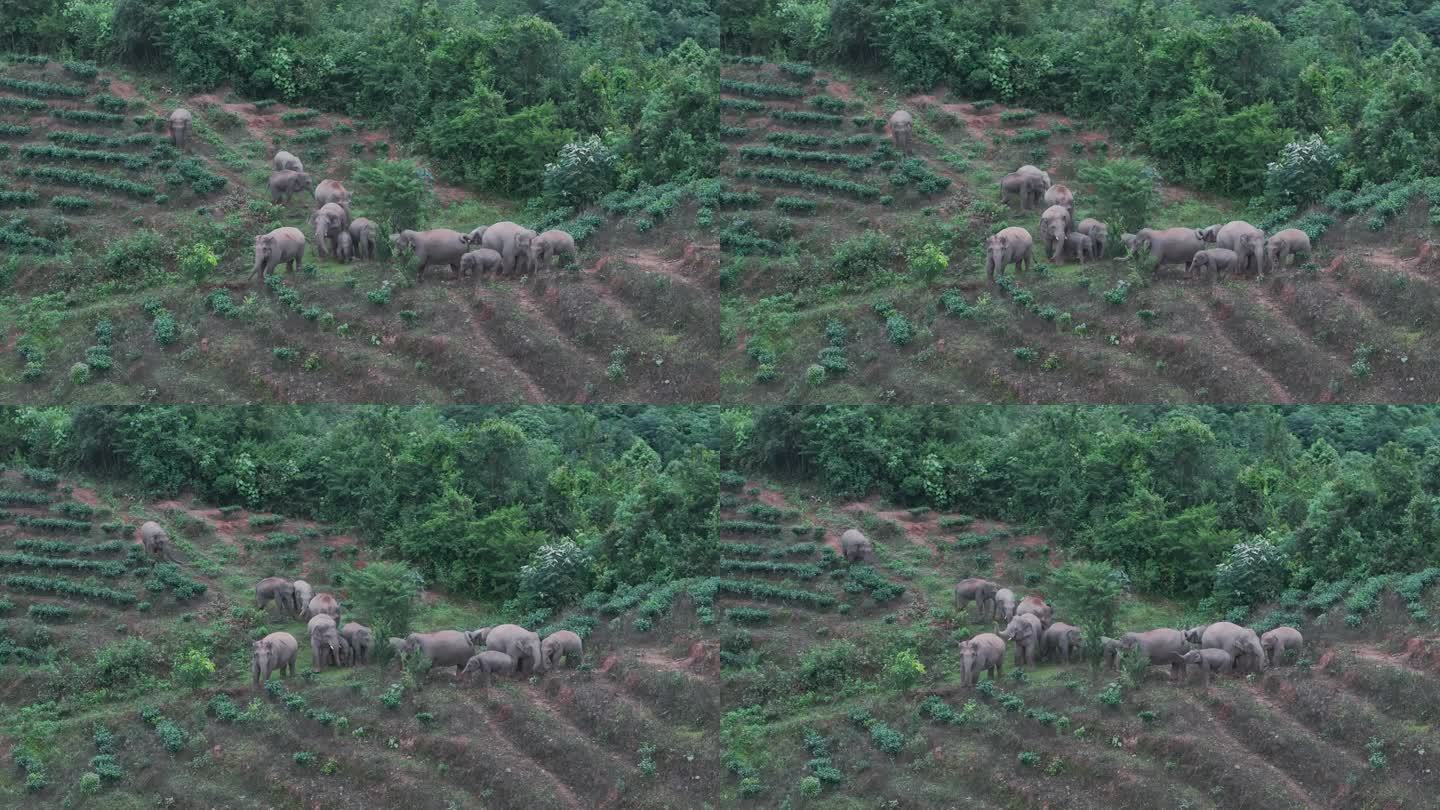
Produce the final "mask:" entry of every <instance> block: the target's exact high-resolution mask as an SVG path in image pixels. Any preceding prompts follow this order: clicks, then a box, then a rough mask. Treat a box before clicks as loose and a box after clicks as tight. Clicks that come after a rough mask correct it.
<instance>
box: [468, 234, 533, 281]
mask: <svg viewBox="0 0 1440 810" xmlns="http://www.w3.org/2000/svg"><path fill="white" fill-rule="evenodd" d="M538 235H539V234H537V233H535V232H534V231H532V230H530V229H529V228H524V227H521V226H519V225H516V224H515V223H513V222H510V221H508V220H507V221H504V222H497V223H495V224H494V225H491V226H490V227H488V228H486V229H485V233H484V234H483V235H482V236H481V239H480V247H487V248H490V249H491V250H493V251H495V252H496V253H499V254H500V255H501V257H503V258H504V259H505V274H506V275H510V274H511V273H514V272H515V268H516V266H517V265H524V269H523V270H522V272H525V273H528V272H530V271H531V270H533V269H534V268H531V267H530V266H529V264H530V245H531V244H532V242H533V241H534V239H535V237H536V236H538Z"/></svg>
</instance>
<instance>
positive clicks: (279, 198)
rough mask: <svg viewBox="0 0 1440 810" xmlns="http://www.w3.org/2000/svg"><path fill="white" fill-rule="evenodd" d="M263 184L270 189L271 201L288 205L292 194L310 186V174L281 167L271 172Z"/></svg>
mask: <svg viewBox="0 0 1440 810" xmlns="http://www.w3.org/2000/svg"><path fill="white" fill-rule="evenodd" d="M265 185H266V187H267V188H269V189H270V202H271V203H275V204H279V203H282V202H283V203H286V204H287V205H288V204H289V202H290V198H291V197H292V196H294V195H295V194H296V193H297V192H301V191H304V190H305V189H307V188H309V187H310V175H308V174H306V173H305V172H302V171H295V170H292V169H281V170H279V171H276V172H273V173H271V175H270V179H269V180H267V181H266V183H265Z"/></svg>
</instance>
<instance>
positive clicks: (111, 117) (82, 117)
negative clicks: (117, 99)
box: [42, 105, 125, 126]
mask: <svg viewBox="0 0 1440 810" xmlns="http://www.w3.org/2000/svg"><path fill="white" fill-rule="evenodd" d="M42 106H43V105H42ZM50 115H51V116H52V117H55V118H59V119H61V120H64V121H75V122H77V123H81V124H108V125H110V126H120V125H121V124H124V123H125V116H123V115H117V114H116V113H106V112H95V111H94V110H70V109H65V108H62V107H55V108H52V109H51V110H50Z"/></svg>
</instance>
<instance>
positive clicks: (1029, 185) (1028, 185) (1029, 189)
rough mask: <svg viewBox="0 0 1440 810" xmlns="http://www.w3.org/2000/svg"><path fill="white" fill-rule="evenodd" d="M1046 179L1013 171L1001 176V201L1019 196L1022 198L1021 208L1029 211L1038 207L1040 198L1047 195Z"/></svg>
mask: <svg viewBox="0 0 1440 810" xmlns="http://www.w3.org/2000/svg"><path fill="white" fill-rule="evenodd" d="M1045 189H1046V185H1045V180H1044V179H1043V178H1041V177H1039V176H1037V175H1033V174H1021V173H1020V172H1011V173H1010V174H1007V175H1005V176H1004V177H1002V178H1000V202H1002V203H1003V202H1006V201H1007V199H1009V198H1010V197H1017V198H1019V200H1020V210H1021V211H1028V210H1030V209H1031V208H1038V207H1039V205H1040V200H1041V199H1042V198H1043V197H1044V195H1045Z"/></svg>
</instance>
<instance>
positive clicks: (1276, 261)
mask: <svg viewBox="0 0 1440 810" xmlns="http://www.w3.org/2000/svg"><path fill="white" fill-rule="evenodd" d="M1298 253H1304V254H1305V255H1307V256H1308V255H1310V235H1309V234H1307V233H1305V232H1304V231H1302V230H1300V229H1299V228H1286V229H1285V230H1283V231H1280V232H1279V233H1276V234H1274V235H1272V236H1271V237H1270V239H1269V240H1268V241H1266V242H1265V259H1266V260H1267V261H1268V262H1270V267H1272V268H1274V269H1276V270H1279V269H1281V268H1283V267H1284V266H1285V262H1287V261H1288V260H1289V259H1290V257H1291V256H1294V255H1296V254H1298Z"/></svg>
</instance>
